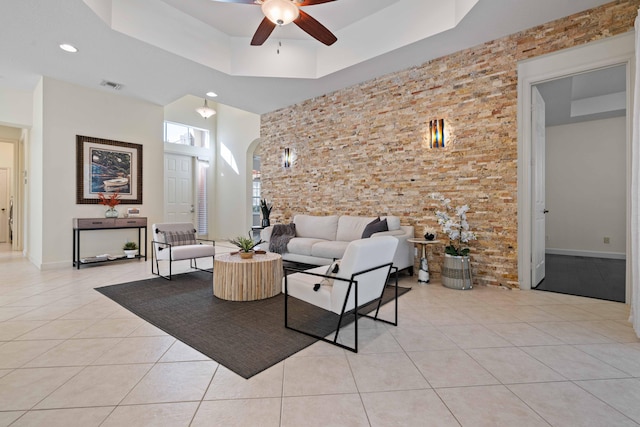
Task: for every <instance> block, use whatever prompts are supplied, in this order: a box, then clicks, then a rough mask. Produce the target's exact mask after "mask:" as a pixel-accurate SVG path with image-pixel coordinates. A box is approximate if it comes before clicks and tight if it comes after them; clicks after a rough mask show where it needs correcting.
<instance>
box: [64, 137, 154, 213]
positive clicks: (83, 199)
mask: <svg viewBox="0 0 640 427" xmlns="http://www.w3.org/2000/svg"><path fill="white" fill-rule="evenodd" d="M76 168H77V169H76V203H77V204H98V203H99V201H100V198H99V196H98V193H102V194H105V195H107V194H112V193H115V192H116V191H117V192H118V194H119V199H120V203H121V204H125V205H126V204H129V205H140V204H142V145H140V144H132V143H130V142H120V141H111V140H108V139H101V138H93V137H90V136H82V135H76Z"/></svg>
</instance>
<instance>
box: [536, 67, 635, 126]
mask: <svg viewBox="0 0 640 427" xmlns="http://www.w3.org/2000/svg"><path fill="white" fill-rule="evenodd" d="M536 87H537V88H538V90H539V91H540V95H542V98H543V99H544V102H545V124H546V126H547V127H549V126H559V125H565V124H570V123H579V122H585V121H589V120H599V119H607V118H611V117H621V116H624V115H625V114H626V111H627V110H626V106H627V69H626V66H625V65H618V66H615V67H608V68H603V69H599V70H594V71H590V72H588V73H580V74H576V75H573V76H568V77H564V78H560V79H556V80H552V81H549V82H545V83H542V84H539V85H536Z"/></svg>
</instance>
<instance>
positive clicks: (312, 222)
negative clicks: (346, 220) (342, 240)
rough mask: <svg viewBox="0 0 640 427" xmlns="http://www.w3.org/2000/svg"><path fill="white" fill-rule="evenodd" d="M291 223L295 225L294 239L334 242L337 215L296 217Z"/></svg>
mask: <svg viewBox="0 0 640 427" xmlns="http://www.w3.org/2000/svg"><path fill="white" fill-rule="evenodd" d="M293 222H294V223H295V224H296V237H309V238H312V239H324V240H336V230H337V229H338V215H329V216H314V215H296V216H295V217H293ZM290 252H292V251H290Z"/></svg>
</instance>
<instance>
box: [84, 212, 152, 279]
mask: <svg viewBox="0 0 640 427" xmlns="http://www.w3.org/2000/svg"><path fill="white" fill-rule="evenodd" d="M123 228H137V229H138V248H140V249H139V251H141V250H142V245H141V242H142V240H141V231H142V230H144V254H142V253H140V254H139V255H136V257H135V258H133V259H140V258H142V257H144V260H145V261H146V260H147V218H144V217H135V218H73V266H74V267H77V268H78V270H79V269H80V266H81V265H89V264H95V263H96V262H109V261H119V260H122V259H132V258H107V257H105V258H104V259H95V258H93V257H92V258H93V259H92V260H91V261H85V262H83V261H82V259H81V258H80V232H81V231H87V230H118V229H123Z"/></svg>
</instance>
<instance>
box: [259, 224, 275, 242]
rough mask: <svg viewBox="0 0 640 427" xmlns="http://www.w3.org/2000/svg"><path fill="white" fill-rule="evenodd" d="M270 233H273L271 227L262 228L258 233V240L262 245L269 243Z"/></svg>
mask: <svg viewBox="0 0 640 427" xmlns="http://www.w3.org/2000/svg"><path fill="white" fill-rule="evenodd" d="M272 232H273V225H270V226H268V227H265V228H263V229H262V230H261V231H260V240H262V241H263V242H264V243H269V241H270V240H271V233H272Z"/></svg>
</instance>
